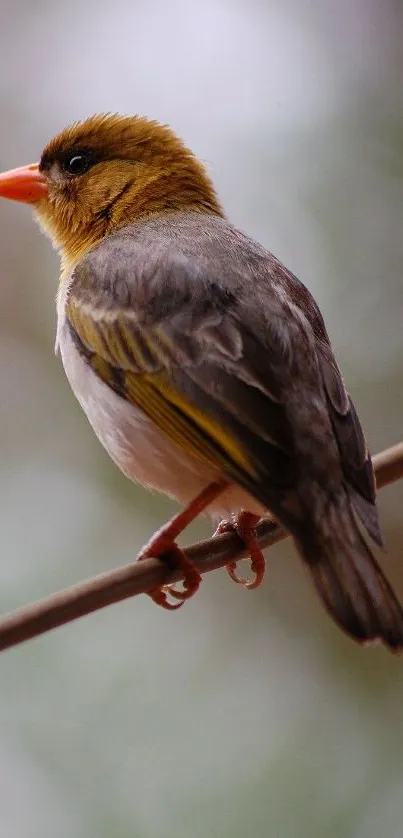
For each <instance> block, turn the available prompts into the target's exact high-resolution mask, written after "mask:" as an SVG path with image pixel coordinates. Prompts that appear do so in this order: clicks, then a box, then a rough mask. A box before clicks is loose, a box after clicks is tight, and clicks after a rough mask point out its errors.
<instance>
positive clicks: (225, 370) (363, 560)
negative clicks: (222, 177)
mask: <svg viewBox="0 0 403 838" xmlns="http://www.w3.org/2000/svg"><path fill="white" fill-rule="evenodd" d="M0 196H1V197H4V198H9V199H13V200H17V201H22V202H25V203H28V204H30V205H31V207H32V209H33V211H34V215H35V217H36V219H37V220H38V221H39V224H40V226H41V228H42V230H43V231H45V233H47V234H48V235H49V236H50V239H51V241H52V243H53V245H54V247H55V248H56V249H57V250H58V251H59V253H60V260H61V274H60V280H59V286H58V292H57V338H56V348H57V350H58V351H59V352H60V355H61V359H62V363H63V366H64V370H65V372H66V375H67V378H68V381H69V383H70V385H71V388H72V390H73V392H74V394H75V396H76V397H77V399H78V401H79V403H80V405H81V407H82V408H83V410H84V412H85V414H86V415H87V418H88V420H89V422H90V424H91V426H92V428H93V430H94V431H95V434H96V435H97V437H98V438H99V440H100V442H101V443H102V445H103V446H104V447H105V448H106V450H107V451H108V453H109V455H110V457H111V458H112V460H113V461H114V462H115V463H116V464H117V466H118V467H119V469H120V470H121V471H122V472H123V473H124V474H125V475H126V476H127V477H128V478H130V479H131V480H133V481H137V482H138V483H140V484H142V485H143V486H146V487H149V488H152V489H155V490H158V491H160V492H162V493H164V494H166V495H168V496H170V497H172V498H174V499H176V500H177V501H178V502H179V503H180V504H181V506H182V509H181V511H180V512H179V513H178V514H177V515H176V516H174V517H173V518H172V520H171V521H169V522H167V523H166V524H165V525H164V526H163V527H162V528H161V529H160V530H159V531H158V532H157V533H156V534H155V535H154V536H153V537H152V538H151V539H150V541H149V542H148V544H147V545H145V547H144V549H143V551H142V552H141V554H140V557H139V558H140V559H143V558H145V557H148V556H154V557H158V558H160V559H161V560H163V561H166V562H168V563H169V562H170V563H172V562H174V563H177V564H178V565H179V566H180V567H181V570H182V573H183V576H184V583H183V587H182V588H181V589H179V590H178V589H177V588H175V587H174V586H169V587H167V586H165V587H161V588H159V589H154V590H152V591H150V592H149V593H150V595H151V596H152V598H153V599H154V600H155V601H156V602H157V603H158V604H160V605H163V606H164V607H166V608H176V607H179V606H180V605H182V604H183V602H184V600H185V599H189V598H190V597H191V596H192V595H193V594H194V593H195V592H196V590H197V588H198V586H199V583H200V575H199V573H198V571H197V570H196V568H195V567H194V566H193V565H192V564H191V562H190V561H189V560H188V559H187V558H186V555H185V553H184V552H183V551H182V550H181V549H180V548H179V547H178V545H177V538H178V535H179V534H180V533H181V531H182V530H183V529H184V528H185V526H187V524H188V523H189V522H190V521H191V520H193V518H194V517H196V516H197V515H198V514H201V513H202V512H204V513H206V514H207V515H209V516H210V518H211V520H212V522H213V524H214V525H215V526H217V524H218V528H217V530H216V532H223V531H226V530H227V529H235V530H236V531H237V532H238V534H239V535H240V537H241V538H242V539H243V541H244V542H245V544H246V546H247V548H248V551H249V553H250V557H251V562H252V571H253V573H252V577H251V578H250V579H247V580H244V579H241V578H240V577H238V576H237V573H236V569H235V566H234V564H230V565H229V567H228V570H229V572H230V575H231V576H232V578H233V579H234V580H235V581H237V582H242V583H243V584H245V586H246V587H252V588H253V587H257V586H258V585H259V584H260V583H261V581H262V578H263V573H264V566H265V564H264V562H265V560H264V558H263V556H262V553H261V551H260V548H259V546H258V543H257V540H256V524H257V521H258V520H259V519H260V518H261V517H265V516H266V517H267V516H271V517H272V518H273V519H274V521H276V522H277V523H278V524H279V525H280V527H281V528H282V529H283V530H285V531H286V532H287V533H288V534H289V535H291V537H292V539H293V541H294V544H295V546H296V549H297V551H298V553H299V554H300V556H301V558H302V561H303V564H304V565H305V567H306V568H307V569H308V570H309V572H310V574H311V577H312V580H313V583H314V585H315V587H316V590H317V592H318V594H319V596H320V598H321V600H322V603H323V605H324V607H325V609H326V610H327V612H328V613H329V614H330V616H331V617H332V618H333V620H334V621H335V623H336V624H337V625H338V626H339V627H340V628H341V629H342V630H344V632H346V633H347V635H349V636H350V637H351V638H352V639H354V640H356V641H358V642H359V643H362V644H366V643H369V642H371V641H377V642H380V643H383V644H384V645H385V646H386V647H388V648H389V649H390V650H392V651H395V652H397V651H399V650H401V649H402V647H403V612H402V608H401V605H400V604H399V602H398V599H397V597H396V596H395V593H394V592H393V589H392V587H391V585H390V584H389V582H388V581H387V579H386V577H385V576H384V574H383V571H382V570H381V568H380V566H379V564H378V562H377V561H376V559H375V557H374V554H373V544H372V542H374V543H375V544H376V545H379V546H382V545H383V540H382V534H381V530H380V524H379V516H378V511H377V505H376V486H375V479H374V473H373V467H372V462H371V456H370V453H369V451H368V447H367V444H366V441H365V438H364V434H363V430H362V427H361V424H360V421H359V418H358V415H357V412H356V410H355V407H354V404H353V402H352V400H351V398H350V396H349V394H348V392H347V390H346V387H345V384H344V381H343V378H342V375H341V372H340V370H339V367H338V365H337V362H336V360H335V357H334V354H333V351H332V347H331V343H330V339H329V336H328V333H327V330H326V326H325V323H324V320H323V317H322V314H321V312H320V310H319V308H318V306H317V304H316V302H315V300H314V298H313V296H312V295H311V293H310V291H309V290H308V288H307V287H306V286H305V285H304V284H303V283H302V282H301V281H300V280H298V279H297V277H296V276H294V274H293V273H291V272H290V271H289V270H288V269H287V268H286V267H285V266H284V265H283V264H282V263H281V262H280V261H279V260H278V259H277V258H276V257H275V256H274V255H272V254H271V253H270V252H269V251H268V250H266V249H265V248H264V247H263V246H262V245H260V244H259V243H258V242H256V241H254V240H253V239H252V238H251V237H249V236H248V235H247V234H245V233H243V232H241V231H240V230H238V229H237V228H236V227H235V226H233V225H232V224H231V222H230V221H229V220H228V218H227V216H226V214H225V212H224V209H223V208H222V206H221V203H220V201H219V198H218V196H217V193H216V191H215V188H214V186H213V183H212V181H211V179H210V177H209V175H208V173H207V171H206V168H205V166H204V165H203V164H202V162H201V161H200V160H199V159H198V158H197V157H196V156H195V155H194V154H193V153H192V151H191V150H190V149H188V148H187V146H186V145H185V144H184V142H183V141H182V140H181V139H180V138H179V137H178V136H177V135H176V134H175V133H174V131H173V130H172V129H171V128H170V127H169V126H167V125H163V124H161V123H159V122H157V121H155V120H152V119H149V118H148V117H144V116H141V115H134V116H123V115H119V114H113V113H105V114H96V115H94V116H91V117H90V118H88V119H86V120H84V121H81V122H76V123H74V124H72V125H70V126H69V127H67V128H65V129H64V130H62V131H61V132H60V133H59V134H58V135H57V136H56V137H54V138H53V139H52V140H50V142H49V143H48V144H47V145H46V147H45V148H44V150H43V152H42V155H41V157H40V161H39V163H35V164H32V165H28V166H22V167H21V168H18V169H14V170H10V171H8V172H4V173H3V174H1V175H0ZM169 593H172V595H173V599H174V600H175V601H174V602H173V601H172V599H171V598H170V597H169Z"/></svg>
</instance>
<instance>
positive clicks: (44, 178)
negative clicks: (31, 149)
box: [0, 114, 222, 264]
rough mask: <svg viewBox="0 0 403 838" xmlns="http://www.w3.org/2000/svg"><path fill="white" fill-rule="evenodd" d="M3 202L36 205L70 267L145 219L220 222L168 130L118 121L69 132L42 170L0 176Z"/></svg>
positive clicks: (80, 125) (99, 119)
mask: <svg viewBox="0 0 403 838" xmlns="http://www.w3.org/2000/svg"><path fill="white" fill-rule="evenodd" d="M1 195H3V196H4V197H9V198H14V199H17V200H22V201H26V202H30V203H32V204H33V206H34V209H35V212H36V214H37V216H38V218H39V221H40V223H41V225H42V226H43V227H44V229H45V230H46V231H47V232H48V233H49V235H50V236H51V238H52V240H53V242H54V244H55V246H56V247H57V248H59V249H60V250H61V251H62V257H63V261H64V263H65V264H71V263H72V262H73V261H76V260H77V259H78V258H79V257H80V256H81V255H82V254H83V253H84V252H85V251H87V250H88V249H89V248H90V247H92V246H93V245H95V244H96V243H97V242H99V241H100V240H101V239H102V238H104V236H106V235H108V234H109V233H110V232H112V231H113V230H116V229H117V228H118V227H121V226H124V225H126V224H130V223H133V222H135V221H136V220H138V219H139V218H143V217H144V216H148V215H153V214H156V213H168V212H175V211H178V210H184V209H185V210H186V209H188V210H189V211H195V212H205V213H214V214H219V215H221V214H222V211H221V208H220V206H219V204H218V200H217V197H216V194H215V191H214V188H213V185H212V183H211V181H210V179H209V178H208V176H207V174H206V172H205V170H204V167H203V166H202V164H201V163H199V161H198V160H197V159H196V157H195V156H194V155H193V154H192V152H191V151H190V150H189V149H187V148H186V147H185V145H184V144H183V142H182V141H181V140H180V139H179V138H178V137H176V136H175V134H174V133H173V132H172V131H171V129H170V128H169V127H168V126H165V125H160V124H159V123H157V122H154V121H151V120H148V119H146V118H144V117H140V116H134V117H123V116H119V115H117V114H101V115H97V116H92V117H90V118H89V119H87V120H85V122H77V123H74V125H71V126H70V127H69V128H66V129H65V130H64V131H62V132H61V133H60V134H58V135H57V136H56V137H54V139H53V140H51V141H50V143H48V145H47V146H46V148H45V149H44V151H43V153H42V156H41V160H40V163H39V165H33V166H30V167H24V168H22V169H17V170H14V171H13V172H6V173H5V174H4V175H0V196H1Z"/></svg>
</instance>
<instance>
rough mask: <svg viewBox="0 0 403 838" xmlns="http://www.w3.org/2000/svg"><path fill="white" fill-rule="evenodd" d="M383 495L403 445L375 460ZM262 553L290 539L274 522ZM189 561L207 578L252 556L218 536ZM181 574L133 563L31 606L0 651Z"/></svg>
mask: <svg viewBox="0 0 403 838" xmlns="http://www.w3.org/2000/svg"><path fill="white" fill-rule="evenodd" d="M373 462H374V468H375V474H376V481H377V487H378V489H380V488H382V487H383V486H386V485H387V484H388V483H393V482H395V481H396V480H400V479H401V478H402V477H403V442H400V443H398V444H397V445H394V446H392V447H391V448H388V449H387V450H386V451H383V452H382V453H381V454H378V455H377V456H375V457H374V459H373ZM257 536H258V541H259V544H260V546H261V547H268V546H270V545H271V544H275V543H276V542H277V541H280V540H281V539H283V538H286V537H287V533H285V532H283V530H281V529H280V527H278V526H277V525H276V524H275V523H273V522H272V521H270V520H262V521H260V523H259V525H258V527H257ZM186 555H187V556H188V558H189V559H190V561H192V562H193V563H194V565H195V566H196V567H197V569H198V570H199V571H200V572H201V573H207V572H208V571H209V570H215V569H216V568H219V567H223V565H226V564H227V563H228V562H229V561H237V560H238V559H242V558H244V557H245V555H246V551H245V546H244V544H243V542H242V541H241V540H240V539H239V538H238V536H237V535H236V534H235V533H229V534H225V535H220V536H217V537H216V538H210V539H207V540H206V541H202V542H200V543H199V544H194V545H192V546H191V547H188V548H186ZM180 578H181V574H180V573H178V572H175V571H172V570H170V569H169V568H168V567H167V566H166V565H165V564H164V563H163V562H161V561H159V560H158V559H146V560H144V561H142V562H136V561H134V562H132V563H131V564H128V565H125V566H124V567H121V568H117V569H116V570H112V571H110V572H108V573H104V574H102V575H101V576H95V577H94V578H92V579H89V580H88V581H86V582H80V583H79V584H78V585H74V586H73V587H71V588H66V590H64V591H60V593H57V594H54V595H53V596H50V597H48V598H47V599H44V600H41V601H40V602H36V603H32V604H31V605H27V606H26V607H25V608H21V609H19V610H18V611H14V612H12V613H11V614H8V615H6V616H5V617H3V618H2V619H1V620H0V650H4V649H9V648H10V647H11V646H16V645H17V644H19V643H23V642H24V641H25V640H29V639H30V638H32V637H37V636H38V635H40V634H44V633H45V632H47V631H50V629H53V628H57V627H58V626H62V625H64V623H69V622H71V621H72V620H76V619H77V618H78V617H83V616H84V615H85V614H90V613H91V612H92V611H98V609H100V608H104V607H105V606H106V605H112V603H114V602H120V601H121V600H123V599H127V598H128V597H132V596H135V595H136V594H142V593H147V591H149V590H150V589H151V588H156V587H158V586H160V585H164V584H167V583H169V582H176V581H178V580H179V579H180Z"/></svg>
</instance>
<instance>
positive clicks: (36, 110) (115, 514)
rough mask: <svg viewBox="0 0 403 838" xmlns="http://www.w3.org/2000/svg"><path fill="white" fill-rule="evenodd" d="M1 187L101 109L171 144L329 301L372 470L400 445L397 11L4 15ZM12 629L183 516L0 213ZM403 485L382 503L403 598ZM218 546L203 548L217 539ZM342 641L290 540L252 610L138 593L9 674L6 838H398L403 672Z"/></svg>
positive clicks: (34, 250) (54, 267)
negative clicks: (168, 605) (20, 610)
mask: <svg viewBox="0 0 403 838" xmlns="http://www.w3.org/2000/svg"><path fill="white" fill-rule="evenodd" d="M1 18H2V25H1V30H0V56H1V59H0V61H1V73H0V102H1V110H0V114H1V132H0V168H1V169H6V168H11V167H13V166H17V165H21V164H23V163H28V162H32V161H33V160H35V159H37V158H38V156H39V153H40V151H41V148H42V146H43V145H44V144H45V142H46V141H47V140H48V139H49V138H50V137H51V136H52V135H53V134H54V133H56V132H57V131H58V130H60V129H61V128H62V127H64V126H65V125H66V124H68V123H69V122H70V121H73V120H75V119H80V118H83V117H86V116H88V115H89V114H90V113H93V112H95V111H100V110H114V111H115V110H119V111H122V112H126V113H131V112H140V113H146V114H148V115H149V116H151V117H155V118H158V119H160V120H161V121H165V122H168V123H170V124H171V125H172V127H174V129H175V130H176V131H177V132H178V133H179V134H180V135H181V136H183V137H184V139H185V140H186V142H187V143H188V144H189V145H190V146H191V147H192V148H193V149H194V150H195V151H196V152H197V153H198V154H199V155H200V157H201V158H202V159H203V160H204V161H205V162H206V164H207V166H208V168H209V171H210V172H211V174H212V176H213V178H214V180H215V182H216V184H217V187H218V190H219V192H220V195H221V198H222V201H223V203H224V205H225V207H226V209H227V211H228V214H229V215H230V217H231V219H232V220H233V221H234V222H236V223H237V224H238V225H239V226H241V227H242V228H244V229H246V230H247V231H248V232H250V233H251V234H253V235H254V236H255V237H257V238H259V239H260V240H261V241H262V242H263V243H264V244H266V245H267V246H268V247H269V248H270V249H271V250H273V251H274V253H275V254H276V255H277V256H279V257H280V258H281V259H282V260H283V261H284V262H285V263H286V264H287V265H288V266H289V267H290V268H291V269H292V270H294V271H295V272H296V273H297V274H298V275H299V276H300V277H301V279H302V280H303V281H305V282H306V284H307V285H308V286H309V287H310V288H311V290H312V291H313V292H314V294H315V296H316V298H317V300H318V302H319V304H320V306H321V308H322V310H323V313H324V315H325V319H326V322H327V324H328V327H329V331H330V333H331V336H332V340H333V344H334V348H335V351H336V354H337V356H338V359H339V362H340V364H341V366H342V368H343V371H344V374H345V378H346V381H347V384H348V386H349V389H350V391H351V392H352V394H353V396H354V399H355V401H356V404H357V407H358V409H359V412H360V415H361V417H362V420H363V423H364V426H365V429H366V431H367V435H368V439H369V442H370V445H371V448H372V450H374V451H376V450H380V449H382V448H383V447H386V446H387V445H389V444H392V443H393V442H395V441H397V440H398V439H399V438H400V437H401V435H402V431H401V426H402V414H403V387H402V380H401V379H402V366H403V365H402V348H403V331H402V328H401V320H402V310H403V302H402V290H401V285H402V261H403V236H402V221H403V209H402V202H403V177H402V176H403V120H402V106H403V94H402V91H403V87H402V76H403V50H402V39H403V8H402V6H401V3H399V2H396V0H354V2H349V0H341V1H340V2H338V3H335V2H332V0H316V2H313V3H312V2H309V1H308V0H287V2H284V1H283V0H270V2H266V3H263V2H258V0H249V2H242V0H238V2H232V3H231V2H229V0H227V2H224V0H218V2H217V1H216V0H204V2H203V3H201V2H200V3H190V2H186V0H171V2H170V3H169V4H167V3H164V2H163V0H159V2H157V0H155V1H152V2H150V0H138V1H137V2H132V0H131V2H129V0H126V2H125V0H115V2H114V3H113V4H106V3H96V2H91V0H84V2H82V3H78V2H70V3H63V2H61V3H55V4H51V3H50V2H46V0H43V2H40V3H35V4H34V3H29V2H21V0H20V2H14V3H11V2H9V1H8V2H7V0H3V2H2V9H1ZM0 274H1V281H0V386H1V403H0V439H1V468H0V494H1V503H0V532H1V562H0V606H1V610H2V611H7V610H10V609H11V608H13V607H16V606H18V605H22V604H24V603H26V602H28V601H30V600H33V599H35V598H39V597H41V596H44V595H46V594H48V593H51V592H52V591H54V590H57V589H60V588H63V587H64V586H66V585H68V584H70V583H73V582H75V581H78V580H80V579H83V578H85V577H87V576H89V575H92V574H95V573H98V572H101V571H103V570H107V569H109V568H112V567H113V566H115V565H118V564H122V563H124V562H126V561H128V560H130V559H131V558H132V557H134V555H135V554H136V551H137V550H138V548H139V547H140V546H141V544H142V542H143V541H144V540H145V539H146V538H147V537H148V536H149V535H150V534H151V533H152V531H153V530H154V529H155V528H156V527H157V526H158V525H160V524H161V523H162V522H163V521H164V519H165V518H167V517H168V516H169V515H170V514H171V513H172V512H173V511H174V510H175V508H176V507H175V505H174V504H172V503H170V502H169V501H167V500H165V499H161V498H159V497H156V496H151V495H149V494H147V493H146V492H144V491H143V490H142V489H140V488H137V487H134V486H132V485H130V484H129V483H128V482H127V481H126V480H125V479H124V478H123V477H122V476H121V475H120V474H118V473H117V471H116V469H115V468H114V466H113V464H112V463H111V462H110V461H109V460H108V457H107V455H106V454H105V453H104V452H103V450H102V449H101V448H100V446H99V444H98V443H97V441H96V439H95V438H94V437H93V434H92V432H91V430H90V428H89V426H88V425H87V422H86V419H85V417H84V416H83V415H82V414H81V412H80V409H79V407H78V405H77V404H76V403H75V401H74V398H73V396H72V394H71V393H70V390H69V388H68V385H67V382H66V381H65V379H64V375H63V371H62V368H61V364H60V360H59V359H56V358H55V357H54V355H53V342H54V331H55V313H54V296H55V292H56V283H57V275H58V261H57V257H56V255H55V254H54V253H53V252H52V250H51V248H50V245H49V243H48V242H47V241H46V240H45V239H44V238H43V237H41V236H40V234H39V231H38V229H37V228H36V227H35V225H34V224H33V222H32V219H31V217H30V212H29V209H27V208H25V207H22V206H19V205H17V204H13V203H11V202H2V203H1V204H0ZM402 500H403V488H402V484H400V486H399V485H395V486H393V487H390V488H388V489H385V490H384V491H383V492H382V495H381V497H380V506H381V512H382V520H383V524H384V529H385V533H386V537H387V541H388V544H389V554H388V556H387V557H384V558H383V559H382V561H383V562H384V565H385V568H386V569H387V572H388V574H389V575H390V577H391V578H392V579H393V581H394V582H395V583H396V585H397V588H398V590H399V592H400V595H403V571H402V562H403V526H402V517H401V505H402ZM208 533H209V528H208V526H207V524H203V522H201V523H199V524H197V525H196V526H195V527H194V528H193V529H192V532H190V533H189V534H188V536H187V538H188V539H191V538H194V537H195V536H197V537H199V536H202V535H207V534H208ZM401 667H402V664H401V662H400V661H399V660H398V659H396V658H393V657H392V656H390V655H388V654H387V652H385V651H383V650H382V649H371V650H362V649H360V648H359V647H357V646H355V645H354V644H353V643H351V642H350V641H348V640H347V639H346V638H345V637H344V636H343V635H342V634H341V633H340V632H339V631H338V630H337V629H336V628H335V627H334V626H333V625H332V624H331V622H330V621H329V620H328V619H327V617H326V616H325V615H324V614H323V612H322V609H321V607H320V605H319V603H318V601H317V599H316V597H315V596H314V594H313V592H312V590H311V587H310V584H309V580H308V579H306V577H305V574H304V571H303V569H302V568H301V567H300V564H299V562H298V560H297V558H296V556H295V554H294V551H293V549H292V546H291V545H290V544H289V543H286V544H284V545H282V546H281V547H276V548H274V549H273V550H272V551H271V552H270V554H269V556H268V571H267V576H266V582H265V585H264V587H263V588H261V589H260V590H259V591H257V592H256V593H254V594H252V593H250V594H248V593H246V592H244V591H242V590H238V588H237V587H236V586H234V585H231V584H230V583H229V581H228V579H227V577H226V575H225V573H224V571H220V572H217V573H214V574H209V575H208V577H207V578H205V581H204V583H203V586H202V590H201V593H200V594H199V596H198V597H197V598H196V599H195V600H193V601H192V602H191V603H189V604H188V605H187V606H186V607H184V608H183V609H182V610H181V611H180V612H178V613H176V614H169V613H166V612H163V611H162V610H159V609H157V608H156V607H155V606H154V605H153V604H152V603H151V601H150V600H148V599H147V598H146V597H139V598H137V599H136V600H133V601H132V602H126V603H123V604H120V605H118V606H114V607H113V608H110V609H107V610H105V611H104V612H101V613H98V614H95V615H93V616H91V617H87V618H85V619H83V620H81V621H79V622H77V623H75V624H73V625H71V626H68V627H65V628H63V629H61V630H59V631H56V632H54V633H51V634H49V635H47V636H44V637H42V638H40V639H38V640H35V641H32V642H30V643H29V644H26V645H25V646H23V647H21V648H18V649H15V650H13V651H11V652H9V653H7V654H5V655H3V656H2V657H1V659H0V834H1V835H2V836H3V835H4V836H7V838H53V836H57V838H171V836H172V838H206V836H211V838H213V836H214V838H243V836H245V835H251V836H253V838H266V836H270V838H301V836H309V838H327V836H329V838H345V836H350V835H351V836H354V838H379V836H380V835H382V836H385V838H401V835H402V821H403V799H402V794H401V788H402V781H403V758H402V755H403V751H402V746H403V733H402V724H403V709H402V706H403V705H402V699H403V677H402V668H401Z"/></svg>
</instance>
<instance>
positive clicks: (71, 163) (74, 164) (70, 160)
mask: <svg viewBox="0 0 403 838" xmlns="http://www.w3.org/2000/svg"><path fill="white" fill-rule="evenodd" d="M89 165H90V159H89V156H88V154H72V155H71V157H66V159H65V161H64V163H63V168H64V170H65V171H66V172H68V173H69V174H70V175H82V173H83V172H85V171H86V170H87V169H88V167H89Z"/></svg>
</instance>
